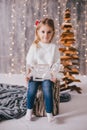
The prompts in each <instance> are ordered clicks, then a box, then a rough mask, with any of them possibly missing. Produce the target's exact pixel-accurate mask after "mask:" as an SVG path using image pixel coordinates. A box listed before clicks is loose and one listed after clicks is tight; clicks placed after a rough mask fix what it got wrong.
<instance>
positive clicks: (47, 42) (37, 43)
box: [26, 18, 60, 122]
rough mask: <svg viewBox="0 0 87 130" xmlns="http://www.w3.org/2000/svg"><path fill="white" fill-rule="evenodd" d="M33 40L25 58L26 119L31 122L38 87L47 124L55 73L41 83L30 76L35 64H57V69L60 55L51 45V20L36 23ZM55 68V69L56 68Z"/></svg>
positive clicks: (51, 105) (52, 25)
mask: <svg viewBox="0 0 87 130" xmlns="http://www.w3.org/2000/svg"><path fill="white" fill-rule="evenodd" d="M35 31H36V32H35V40H34V42H33V44H32V45H31V47H30V49H29V52H28V54H27V57H26V64H27V68H28V70H27V75H26V80H27V81H28V92H27V113H26V118H27V119H28V120H32V109H33V105H34V99H35V95H36V93H37V89H38V86H39V85H41V86H42V90H43V95H44V101H45V109H46V113H47V118H48V122H50V121H52V119H53V115H52V112H53V95H52V87H53V84H54V83H55V82H56V80H57V78H56V75H55V73H53V72H52V73H51V79H44V80H42V81H34V80H33V78H32V77H31V76H29V74H30V72H31V69H29V68H31V67H34V66H35V65H36V64H42V65H46V64H48V65H49V66H53V65H54V64H55V63H57V65H58V67H59V64H60V55H59V52H58V48H57V46H56V45H55V44H54V43H52V39H53V37H54V34H55V27H54V22H53V20H52V19H49V18H45V19H43V20H41V21H38V22H37V24H36V30H35ZM58 67H57V68H58ZM56 72H58V70H56Z"/></svg>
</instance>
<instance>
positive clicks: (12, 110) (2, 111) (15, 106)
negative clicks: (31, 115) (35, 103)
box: [0, 84, 26, 121]
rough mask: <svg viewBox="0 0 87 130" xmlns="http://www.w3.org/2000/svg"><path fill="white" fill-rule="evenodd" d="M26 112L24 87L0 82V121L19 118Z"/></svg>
mask: <svg viewBox="0 0 87 130" xmlns="http://www.w3.org/2000/svg"><path fill="white" fill-rule="evenodd" d="M25 113H26V88H25V87H24V86H18V85H7V84H0V121H2V120H7V119H13V118H20V117H22V116H24V115H25Z"/></svg>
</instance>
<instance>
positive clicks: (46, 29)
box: [38, 25, 54, 43]
mask: <svg viewBox="0 0 87 130" xmlns="http://www.w3.org/2000/svg"><path fill="white" fill-rule="evenodd" d="M53 34H54V31H53V29H52V28H51V27H50V26H48V25H42V26H41V27H40V28H39V30H38V36H39V39H40V41H41V42H43V43H50V42H51V40H52V38H53Z"/></svg>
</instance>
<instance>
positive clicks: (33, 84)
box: [27, 79, 53, 113]
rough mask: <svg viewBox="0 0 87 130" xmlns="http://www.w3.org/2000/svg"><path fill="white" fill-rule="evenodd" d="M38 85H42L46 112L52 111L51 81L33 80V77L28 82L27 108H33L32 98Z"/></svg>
mask: <svg viewBox="0 0 87 130" xmlns="http://www.w3.org/2000/svg"><path fill="white" fill-rule="evenodd" d="M39 85H41V86H42V90H43V96H44V101H45V109H46V112H47V113H52V112H53V92H52V87H53V82H52V81H50V80H44V81H33V79H31V80H30V81H29V82H28V92H27V108H28V109H32V108H33V105H34V99H35V96H36V93H37V89H38V86H39Z"/></svg>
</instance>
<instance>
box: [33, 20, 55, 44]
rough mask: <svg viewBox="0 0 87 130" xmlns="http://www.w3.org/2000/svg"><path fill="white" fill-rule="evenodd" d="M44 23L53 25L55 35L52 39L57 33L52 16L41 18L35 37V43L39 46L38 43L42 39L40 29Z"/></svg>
mask: <svg viewBox="0 0 87 130" xmlns="http://www.w3.org/2000/svg"><path fill="white" fill-rule="evenodd" d="M42 25H48V26H49V27H51V28H52V29H53V36H52V38H51V40H52V39H53V37H54V34H55V27H54V21H53V20H52V19H50V18H44V19H43V20H41V21H40V22H39V23H38V25H36V30H35V39H34V42H33V43H34V44H36V45H37V46H38V43H39V41H40V39H39V36H38V30H39V29H40V27H41V26H42Z"/></svg>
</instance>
